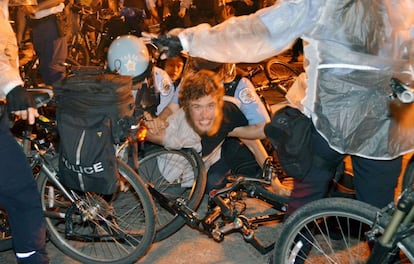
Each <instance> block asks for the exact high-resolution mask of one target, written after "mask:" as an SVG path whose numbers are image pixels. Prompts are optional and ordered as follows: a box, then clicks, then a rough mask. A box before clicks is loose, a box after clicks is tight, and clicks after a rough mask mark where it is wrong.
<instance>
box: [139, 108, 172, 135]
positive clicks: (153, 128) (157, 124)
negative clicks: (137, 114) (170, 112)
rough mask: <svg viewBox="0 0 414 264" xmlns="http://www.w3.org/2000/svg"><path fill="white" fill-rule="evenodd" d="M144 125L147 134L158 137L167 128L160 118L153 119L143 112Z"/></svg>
mask: <svg viewBox="0 0 414 264" xmlns="http://www.w3.org/2000/svg"><path fill="white" fill-rule="evenodd" d="M144 123H145V126H146V127H147V129H148V132H149V133H151V134H153V135H158V134H159V133H160V132H161V131H163V130H165V128H166V127H167V126H168V122H167V121H164V120H162V119H161V118H157V117H153V116H151V114H150V113H148V112H144Z"/></svg>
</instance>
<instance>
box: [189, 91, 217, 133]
mask: <svg viewBox="0 0 414 264" xmlns="http://www.w3.org/2000/svg"><path fill="white" fill-rule="evenodd" d="M188 110H189V123H190V125H191V126H192V127H193V129H194V130H195V131H196V132H197V133H198V134H199V135H200V136H204V135H207V136H211V135H214V134H216V133H217V131H218V129H219V128H220V125H221V120H222V119H223V113H222V109H221V107H220V105H219V103H218V100H217V98H214V97H213V96H211V95H207V96H204V97H201V98H199V99H197V100H194V101H191V102H190V104H189V109H188Z"/></svg>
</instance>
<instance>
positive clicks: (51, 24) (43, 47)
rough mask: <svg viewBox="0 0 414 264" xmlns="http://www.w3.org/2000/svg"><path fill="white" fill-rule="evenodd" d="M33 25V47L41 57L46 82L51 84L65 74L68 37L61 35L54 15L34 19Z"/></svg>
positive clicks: (43, 76) (41, 67) (40, 70)
mask: <svg viewBox="0 0 414 264" xmlns="http://www.w3.org/2000/svg"><path fill="white" fill-rule="evenodd" d="M31 26H32V40H33V47H34V49H35V51H36V54H37V56H38V58H39V72H40V74H41V76H42V78H43V80H44V81H45V83H46V84H48V85H51V84H53V83H54V82H56V81H58V80H61V79H62V78H63V77H64V76H65V72H66V68H65V66H64V63H65V61H66V58H67V54H68V46H67V39H66V37H65V36H63V37H60V36H59V32H58V28H57V22H56V17H55V16H54V15H52V16H49V17H47V18H43V19H42V20H39V21H36V20H32V22H31Z"/></svg>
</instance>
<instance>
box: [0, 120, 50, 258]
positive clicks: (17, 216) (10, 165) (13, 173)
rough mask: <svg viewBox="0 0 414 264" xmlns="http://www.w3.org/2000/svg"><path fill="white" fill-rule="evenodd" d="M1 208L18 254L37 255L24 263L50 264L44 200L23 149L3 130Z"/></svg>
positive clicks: (0, 136) (0, 144) (0, 133)
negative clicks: (7, 221) (6, 215)
mask: <svg viewBox="0 0 414 264" xmlns="http://www.w3.org/2000/svg"><path fill="white" fill-rule="evenodd" d="M0 161H1V162H0V172H1V173H0V182H1V184H0V207H2V208H4V209H5V210H6V211H7V214H8V218H9V223H10V226H11V231H12V236H13V246H14V250H15V252H16V253H28V252H32V251H36V253H35V254H33V255H31V256H30V257H28V258H18V260H19V262H20V263H30V264H32V263H33V264H41V263H48V261H49V260H48V257H47V254H46V250H45V246H46V245H45V244H46V242H45V236H46V229H45V224H44V219H43V214H42V210H41V203H40V196H39V192H38V189H37V186H36V182H35V180H34V178H33V174H32V170H31V169H30V167H29V166H28V163H27V159H26V156H25V155H24V153H23V151H22V148H21V147H20V146H19V145H18V144H17V142H16V140H15V139H14V137H13V136H12V134H11V133H10V132H9V130H8V128H5V127H1V128H0Z"/></svg>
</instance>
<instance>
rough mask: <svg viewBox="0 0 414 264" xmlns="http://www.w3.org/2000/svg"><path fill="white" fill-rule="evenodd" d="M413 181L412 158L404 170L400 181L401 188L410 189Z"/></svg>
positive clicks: (413, 165) (413, 167)
mask: <svg viewBox="0 0 414 264" xmlns="http://www.w3.org/2000/svg"><path fill="white" fill-rule="evenodd" d="M413 181H414V156H412V157H411V158H410V160H409V161H408V163H407V167H406V168H405V172H404V178H403V181H402V188H403V189H406V188H412V187H413Z"/></svg>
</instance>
